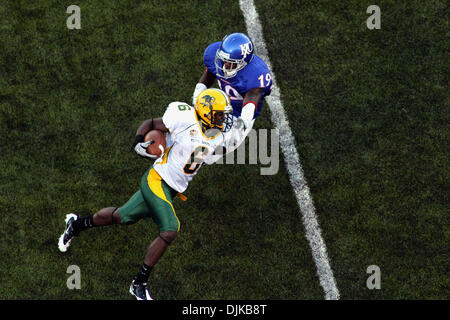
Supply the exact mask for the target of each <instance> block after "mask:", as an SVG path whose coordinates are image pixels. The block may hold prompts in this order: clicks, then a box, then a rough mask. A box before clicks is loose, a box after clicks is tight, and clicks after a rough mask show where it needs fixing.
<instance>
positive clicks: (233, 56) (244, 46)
mask: <svg viewBox="0 0 450 320" xmlns="http://www.w3.org/2000/svg"><path fill="white" fill-rule="evenodd" d="M203 61H204V63H205V65H206V70H205V71H204V72H203V75H202V76H201V78H200V80H199V82H198V83H197V85H196V87H195V91H194V94H193V97H192V99H193V104H194V105H195V101H196V99H197V97H198V95H199V94H200V93H201V92H202V91H203V90H205V89H207V88H209V87H211V86H212V85H213V84H214V80H216V79H217V82H218V85H219V87H220V89H222V90H223V91H225V92H226V94H227V95H228V96H229V97H230V101H231V105H232V107H233V116H234V117H235V118H239V117H241V116H243V115H245V116H246V118H248V117H249V116H250V117H251V116H252V115H253V120H252V121H251V126H250V128H248V127H246V128H244V132H245V133H244V135H243V136H241V138H240V141H235V142H234V148H233V149H235V148H237V147H238V145H239V144H240V143H241V142H242V141H243V139H245V136H247V134H248V133H249V132H250V129H251V128H252V127H253V123H254V121H255V119H256V118H257V117H258V116H259V115H260V113H261V108H262V104H263V100H264V97H266V96H268V95H270V92H271V90H272V76H271V74H270V70H269V68H268V67H267V65H266V63H265V62H264V61H263V60H262V59H261V58H260V57H258V56H257V55H256V54H254V45H253V41H252V40H251V39H250V37H248V36H247V35H245V34H243V33H232V34H229V35H226V36H225V37H224V38H223V40H222V41H218V42H214V43H212V44H211V45H209V46H208V47H207V48H206V50H205V53H204V55H203ZM235 120H236V119H235ZM234 123H235V124H239V123H241V122H239V121H234ZM230 134H231V133H230ZM230 151H231V150H226V151H225V152H230Z"/></svg>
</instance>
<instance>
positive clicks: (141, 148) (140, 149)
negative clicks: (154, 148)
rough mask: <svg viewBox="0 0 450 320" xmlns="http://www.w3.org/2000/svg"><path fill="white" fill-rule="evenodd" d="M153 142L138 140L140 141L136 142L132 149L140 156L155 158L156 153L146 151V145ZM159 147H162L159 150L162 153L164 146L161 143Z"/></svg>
mask: <svg viewBox="0 0 450 320" xmlns="http://www.w3.org/2000/svg"><path fill="white" fill-rule="evenodd" d="M153 143H155V141H153V140H149V141H147V142H140V143H138V144H136V146H135V147H134V151H136V153H137V154H138V155H140V156H141V157H144V158H150V159H156V158H158V156H157V155H154V154H150V153H147V147H148V146H149V145H151V144H153ZM159 148H160V149H162V150H161V151H162V153H161V154H163V153H164V148H163V147H162V145H159Z"/></svg>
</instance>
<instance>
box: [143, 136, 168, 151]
mask: <svg viewBox="0 0 450 320" xmlns="http://www.w3.org/2000/svg"><path fill="white" fill-rule="evenodd" d="M149 141H150V144H149V145H148V147H147V153H149V154H151V155H155V156H157V157H159V156H160V155H161V154H163V153H164V150H165V149H166V137H165V136H164V134H163V133H162V132H161V131H159V130H151V131H149V132H147V134H146V135H145V137H144V142H149ZM151 141H153V142H151Z"/></svg>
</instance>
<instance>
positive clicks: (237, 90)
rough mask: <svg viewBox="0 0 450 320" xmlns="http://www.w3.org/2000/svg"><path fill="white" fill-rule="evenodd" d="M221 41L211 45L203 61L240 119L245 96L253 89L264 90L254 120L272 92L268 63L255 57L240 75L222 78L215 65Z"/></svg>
mask: <svg viewBox="0 0 450 320" xmlns="http://www.w3.org/2000/svg"><path fill="white" fill-rule="evenodd" d="M221 43H222V42H221V41H219V42H215V43H213V44H211V45H209V46H208V47H207V48H206V50H205V54H204V55H203V60H204V62H205V65H206V68H207V69H208V71H209V72H211V73H213V74H215V75H216V77H217V81H218V83H219V87H220V89H222V90H223V91H225V92H226V93H227V95H228V96H229V97H230V102H231V106H232V107H233V115H234V116H235V117H239V116H240V115H241V111H242V102H243V101H244V97H245V94H246V93H247V92H248V91H249V90H251V89H253V88H264V91H263V93H262V99H261V100H260V101H259V103H258V105H257V106H256V111H255V115H254V117H253V118H254V119H255V118H256V117H258V116H259V114H260V113H261V108H262V104H263V100H264V97H265V96H268V95H270V92H271V91H272V76H271V74H270V71H269V68H268V67H267V65H266V63H265V62H264V61H263V60H262V59H261V58H260V57H258V56H257V55H253V59H252V60H251V61H250V63H249V64H247V65H246V66H245V67H244V69H242V70H240V71H238V73H237V74H236V75H235V76H234V77H232V78H228V79H224V78H222V77H221V76H220V75H219V74H218V73H217V70H216V65H215V63H214V60H215V57H216V52H217V50H218V49H219V48H220V45H221Z"/></svg>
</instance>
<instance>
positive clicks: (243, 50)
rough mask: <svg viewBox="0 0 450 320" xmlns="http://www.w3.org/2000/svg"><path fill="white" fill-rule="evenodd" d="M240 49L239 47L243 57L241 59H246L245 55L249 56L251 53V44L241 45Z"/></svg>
mask: <svg viewBox="0 0 450 320" xmlns="http://www.w3.org/2000/svg"><path fill="white" fill-rule="evenodd" d="M240 47H241V54H242V55H243V59H245V58H247V55H248V54H251V53H252V51H253V48H252V43H251V42H247V43H244V44H241V45H240Z"/></svg>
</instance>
